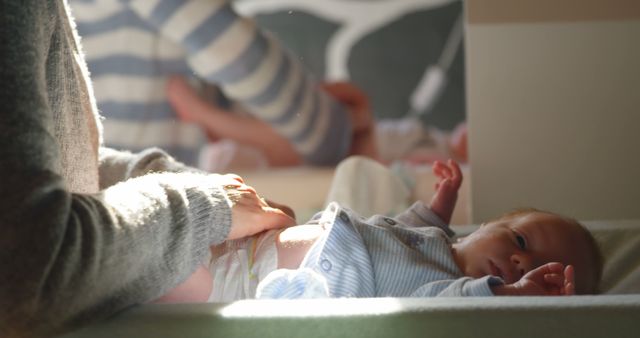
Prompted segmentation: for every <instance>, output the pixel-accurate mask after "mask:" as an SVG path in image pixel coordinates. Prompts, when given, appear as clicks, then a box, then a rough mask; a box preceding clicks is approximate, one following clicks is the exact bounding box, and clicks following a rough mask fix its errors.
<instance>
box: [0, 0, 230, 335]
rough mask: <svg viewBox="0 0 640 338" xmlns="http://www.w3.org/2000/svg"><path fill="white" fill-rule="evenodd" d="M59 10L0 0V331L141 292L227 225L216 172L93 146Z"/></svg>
mask: <svg viewBox="0 0 640 338" xmlns="http://www.w3.org/2000/svg"><path fill="white" fill-rule="evenodd" d="M67 13H68V11H67V7H66V1H64V0H20V1H16V0H0V337H10V336H26V335H48V334H51V333H53V332H58V331H60V330H66V329H69V328H72V327H75V326H76V325H81V324H85V323H89V322H91V321H94V320H98V319H103V318H105V317H107V316H110V315H112V314H114V313H116V312H118V311H120V310H123V309H126V308H128V307H130V306H132V305H135V304H140V303H144V302H147V301H150V300H152V299H154V298H156V297H158V296H160V295H162V294H163V293H164V292H166V291H167V290H168V289H170V288H171V287H173V286H175V285H177V284H178V283H179V282H181V281H182V280H184V279H185V278H186V277H187V276H188V275H189V274H190V273H191V272H192V271H194V270H195V267H196V265H197V264H198V263H199V262H201V261H202V260H203V259H204V257H205V256H206V254H207V252H208V246H209V245H211V244H215V243H219V242H221V241H222V240H224V239H225V238H226V236H227V233H228V232H229V228H230V223H231V211H230V206H229V205H230V204H229V202H228V198H227V197H226V195H225V193H224V191H223V189H222V188H221V184H220V176H219V175H205V174H202V173H197V172H183V173H171V172H167V171H174V172H175V171H189V169H188V168H185V167H183V166H181V165H180V164H178V163H176V162H174V161H173V160H172V159H171V158H170V157H168V156H167V155H166V154H165V153H163V152H161V151H159V150H154V149H151V150H148V151H145V152H143V153H140V154H130V153H120V152H117V151H113V150H107V149H100V150H99V147H98V145H99V139H100V136H99V135H100V127H99V119H98V117H97V113H96V109H95V105H94V104H93V100H92V98H91V95H92V93H91V86H90V83H89V81H88V78H87V76H86V70H85V69H86V68H85V65H84V61H83V60H82V57H81V56H80V55H81V54H80V52H79V48H78V45H77V38H76V37H75V33H74V28H73V24H72V22H71V20H70V19H69V18H68V14H67ZM152 171H153V172H155V173H151V172H152ZM117 182H122V183H117ZM116 183H117V184H116Z"/></svg>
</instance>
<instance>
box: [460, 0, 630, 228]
mask: <svg viewBox="0 0 640 338" xmlns="http://www.w3.org/2000/svg"><path fill="white" fill-rule="evenodd" d="M601 4H602V6H606V4H607V2H605V1H602V2H601ZM638 37H640V21H618V22H606V21H605V22H570V23H562V22H549V23H526V24H522V23H520V24H509V23H502V24H470V25H468V26H467V34H466V51H467V68H466V69H467V96H468V98H467V104H468V110H467V114H468V123H469V140H470V141H469V146H470V163H471V165H472V170H471V200H472V203H471V205H472V218H471V221H472V222H479V221H481V220H483V219H486V218H489V217H492V216H495V215H497V214H500V213H502V212H504V211H505V210H508V209H511V208H514V207H522V206H535V207H539V208H543V209H549V210H552V211H556V212H559V213H563V214H567V215H571V216H573V217H576V218H578V219H583V220H587V219H625V218H638V217H640V208H638V201H640V180H639V179H638V172H640V156H638V154H640V151H639V150H638V146H640V133H639V132H638V126H640V114H639V110H640V95H639V93H640V43H638V41H639V40H638Z"/></svg>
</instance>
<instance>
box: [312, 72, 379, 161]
mask: <svg viewBox="0 0 640 338" xmlns="http://www.w3.org/2000/svg"><path fill="white" fill-rule="evenodd" d="M323 88H324V90H325V91H326V92H327V93H329V94H330V95H331V96H333V97H334V98H335V99H336V100H338V102H340V103H342V104H343V105H345V106H346V107H347V109H348V111H349V116H350V118H351V125H352V127H353V137H352V140H351V149H350V151H349V154H350V155H363V156H367V157H371V158H373V159H376V160H377V159H378V149H377V148H376V143H375V134H374V130H375V120H374V118H373V114H372V112H371V107H370V105H369V98H367V95H366V94H365V93H364V92H363V91H362V90H360V89H359V88H357V87H356V86H355V85H353V84H351V83H348V82H332V83H325V84H324V85H323Z"/></svg>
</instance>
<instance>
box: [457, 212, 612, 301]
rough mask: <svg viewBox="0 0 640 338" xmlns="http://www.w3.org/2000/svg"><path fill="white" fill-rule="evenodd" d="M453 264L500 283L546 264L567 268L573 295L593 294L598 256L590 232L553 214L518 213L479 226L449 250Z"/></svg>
mask: <svg viewBox="0 0 640 338" xmlns="http://www.w3.org/2000/svg"><path fill="white" fill-rule="evenodd" d="M452 250H453V255H454V258H455V261H456V264H457V265H458V267H460V269H461V270H462V272H463V273H464V274H465V275H466V276H469V277H474V278H480V277H483V276H486V275H494V276H499V277H502V279H503V280H504V282H505V283H506V284H512V283H514V282H516V281H518V280H519V279H520V278H521V277H522V276H523V275H524V274H526V273H527V272H529V271H531V270H533V269H535V268H537V267H539V266H541V265H543V264H546V263H549V262H560V263H563V264H565V265H569V264H570V265H573V266H574V268H575V284H576V293H577V294H592V293H595V292H596V291H597V287H598V282H599V280H600V275H601V272H602V258H601V256H600V251H599V249H598V246H597V245H596V243H595V240H594V239H593V237H592V236H591V233H589V231H588V230H587V229H585V228H584V227H583V226H582V225H580V223H578V222H577V221H575V220H573V219H570V218H567V217H563V216H560V215H557V214H554V213H550V212H546V211H541V210H536V209H522V210H517V211H514V212H511V213H508V214H506V215H503V216H501V217H499V218H497V219H495V220H492V221H490V222H487V223H484V224H483V225H482V226H481V227H480V228H479V229H478V230H476V231H474V232H473V233H471V234H470V235H469V236H466V237H464V238H461V239H460V240H458V242H456V243H454V244H453V246H452Z"/></svg>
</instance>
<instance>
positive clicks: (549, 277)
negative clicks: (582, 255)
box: [544, 273, 565, 287]
mask: <svg viewBox="0 0 640 338" xmlns="http://www.w3.org/2000/svg"><path fill="white" fill-rule="evenodd" d="M544 281H545V283H547V284H552V285H553V286H557V287H563V286H564V284H565V283H564V282H565V280H564V275H563V274H559V273H548V274H545V275H544Z"/></svg>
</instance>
